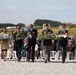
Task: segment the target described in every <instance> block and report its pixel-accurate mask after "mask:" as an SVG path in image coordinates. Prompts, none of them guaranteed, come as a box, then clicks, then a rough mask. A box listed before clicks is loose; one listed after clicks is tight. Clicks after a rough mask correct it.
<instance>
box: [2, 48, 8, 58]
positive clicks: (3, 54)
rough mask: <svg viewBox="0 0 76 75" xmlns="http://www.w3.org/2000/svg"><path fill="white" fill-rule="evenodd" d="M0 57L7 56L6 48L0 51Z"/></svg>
mask: <svg viewBox="0 0 76 75" xmlns="http://www.w3.org/2000/svg"><path fill="white" fill-rule="evenodd" d="M1 55H2V59H6V57H7V49H4V50H2V51H1Z"/></svg>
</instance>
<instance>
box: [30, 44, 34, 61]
mask: <svg viewBox="0 0 76 75" xmlns="http://www.w3.org/2000/svg"><path fill="white" fill-rule="evenodd" d="M29 47H30V52H31V51H32V61H34V56H35V45H30V46H29Z"/></svg>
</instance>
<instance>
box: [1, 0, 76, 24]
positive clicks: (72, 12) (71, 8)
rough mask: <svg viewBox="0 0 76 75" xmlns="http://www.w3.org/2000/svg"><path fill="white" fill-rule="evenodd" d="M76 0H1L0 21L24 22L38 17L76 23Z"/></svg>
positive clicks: (26, 22) (32, 21) (28, 22)
mask: <svg viewBox="0 0 76 75" xmlns="http://www.w3.org/2000/svg"><path fill="white" fill-rule="evenodd" d="M75 7H76V0H0V23H14V24H17V23H24V24H26V25H29V24H30V23H34V21H35V20H36V19H48V20H54V21H60V22H72V23H76V9H75Z"/></svg>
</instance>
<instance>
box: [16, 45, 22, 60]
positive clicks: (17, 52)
mask: <svg viewBox="0 0 76 75" xmlns="http://www.w3.org/2000/svg"><path fill="white" fill-rule="evenodd" d="M15 48H16V55H17V58H18V60H20V59H21V46H19V45H18V46H16V47H15Z"/></svg>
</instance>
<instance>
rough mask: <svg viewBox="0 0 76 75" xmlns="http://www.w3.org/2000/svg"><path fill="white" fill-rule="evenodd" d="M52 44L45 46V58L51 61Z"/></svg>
mask: <svg viewBox="0 0 76 75" xmlns="http://www.w3.org/2000/svg"><path fill="white" fill-rule="evenodd" d="M50 52H51V46H44V53H45V60H48V61H50Z"/></svg>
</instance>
